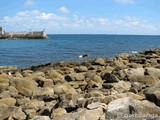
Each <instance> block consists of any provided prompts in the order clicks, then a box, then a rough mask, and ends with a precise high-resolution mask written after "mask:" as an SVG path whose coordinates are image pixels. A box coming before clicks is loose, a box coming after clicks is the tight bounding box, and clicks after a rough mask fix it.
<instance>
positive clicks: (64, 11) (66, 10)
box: [58, 6, 69, 13]
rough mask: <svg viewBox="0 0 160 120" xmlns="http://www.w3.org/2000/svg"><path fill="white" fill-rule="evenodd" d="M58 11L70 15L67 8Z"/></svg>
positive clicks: (63, 7)
mask: <svg viewBox="0 0 160 120" xmlns="http://www.w3.org/2000/svg"><path fill="white" fill-rule="evenodd" d="M58 10H59V11H60V12H62V13H69V10H68V9H67V8H66V7H65V6H62V7H60V8H59V9H58Z"/></svg>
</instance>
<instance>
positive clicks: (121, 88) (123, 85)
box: [112, 81, 131, 93]
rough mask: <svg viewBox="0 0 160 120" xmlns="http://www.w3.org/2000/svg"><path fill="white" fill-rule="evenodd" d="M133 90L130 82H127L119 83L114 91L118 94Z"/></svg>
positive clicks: (114, 87)
mask: <svg viewBox="0 0 160 120" xmlns="http://www.w3.org/2000/svg"><path fill="white" fill-rule="evenodd" d="M130 88H131V83H130V82H125V81H119V82H118V83H116V84H114V85H113V88H112V89H114V90H116V91H117V92H118V93H123V92H128V91H129V90H130Z"/></svg>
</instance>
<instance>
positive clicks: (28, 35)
mask: <svg viewBox="0 0 160 120" xmlns="http://www.w3.org/2000/svg"><path fill="white" fill-rule="evenodd" d="M18 38H22V39H46V38H47V35H46V32H45V30H43V31H29V32H5V31H4V30H3V28H2V27H0V39H18Z"/></svg>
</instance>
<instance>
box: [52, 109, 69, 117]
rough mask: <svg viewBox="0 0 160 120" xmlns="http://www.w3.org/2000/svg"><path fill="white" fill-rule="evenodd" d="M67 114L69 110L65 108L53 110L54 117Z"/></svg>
mask: <svg viewBox="0 0 160 120" xmlns="http://www.w3.org/2000/svg"><path fill="white" fill-rule="evenodd" d="M65 114H67V111H66V110H65V109H64V108H57V109H55V110H53V112H52V118H54V117H60V116H63V115H65Z"/></svg>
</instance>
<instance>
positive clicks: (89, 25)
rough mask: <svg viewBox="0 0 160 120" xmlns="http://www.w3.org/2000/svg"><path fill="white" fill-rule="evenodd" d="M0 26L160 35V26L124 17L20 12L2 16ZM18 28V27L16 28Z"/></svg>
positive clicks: (58, 31)
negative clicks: (91, 16) (89, 16)
mask: <svg viewBox="0 0 160 120" xmlns="http://www.w3.org/2000/svg"><path fill="white" fill-rule="evenodd" d="M0 24H2V25H3V27H4V28H5V29H6V28H8V29H6V31H9V30H12V31H13V30H14V31H24V30H29V29H32V30H43V29H44V28H45V29H46V30H47V32H48V33H103V34H112V33H113V34H160V25H158V24H153V23H151V22H148V21H146V20H144V19H141V18H137V17H133V16H127V17H124V18H121V19H114V20H113V19H109V18H105V17H99V18H88V17H84V16H80V15H76V14H75V15H69V16H64V15H63V16H61V15H57V14H54V13H45V12H40V11H38V10H32V11H21V12H18V13H17V14H16V15H15V16H5V17H3V18H2V19H1V20H0ZM19 25H20V27H18V26H19Z"/></svg>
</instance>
